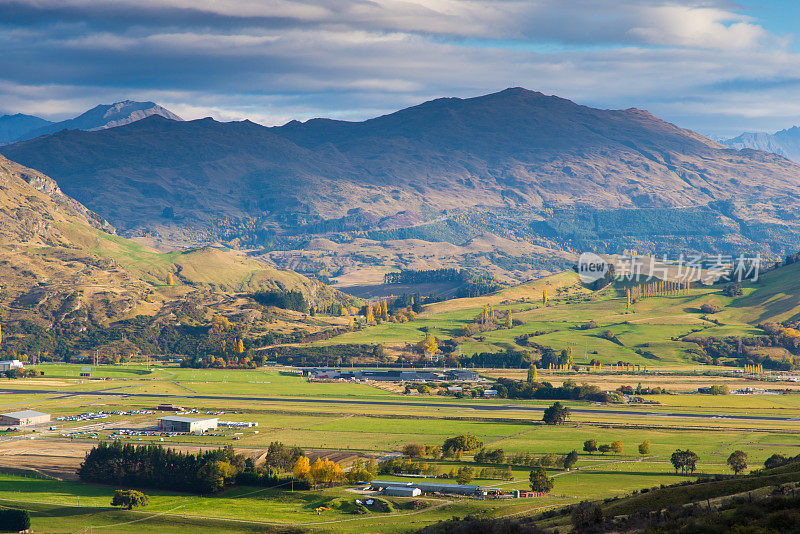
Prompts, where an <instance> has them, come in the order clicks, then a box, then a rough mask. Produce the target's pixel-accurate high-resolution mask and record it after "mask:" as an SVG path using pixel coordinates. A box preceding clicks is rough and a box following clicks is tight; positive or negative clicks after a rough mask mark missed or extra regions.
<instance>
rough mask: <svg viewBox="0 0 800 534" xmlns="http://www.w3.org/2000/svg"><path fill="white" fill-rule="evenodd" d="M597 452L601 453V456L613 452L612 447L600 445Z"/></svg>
mask: <svg viewBox="0 0 800 534" xmlns="http://www.w3.org/2000/svg"><path fill="white" fill-rule="evenodd" d="M597 450H598V451H600V454H605V453H607V452H609V451H611V445H600V446H599V447H597Z"/></svg>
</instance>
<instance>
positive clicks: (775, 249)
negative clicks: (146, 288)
mask: <svg viewBox="0 0 800 534" xmlns="http://www.w3.org/2000/svg"><path fill="white" fill-rule="evenodd" d="M0 153H2V154H4V155H5V156H7V157H8V158H10V159H12V160H14V161H17V162H20V163H22V164H24V165H26V166H29V167H32V168H35V169H37V170H40V171H42V172H44V173H46V174H48V175H50V176H52V177H53V178H55V179H56V180H57V182H58V183H59V185H60V186H61V187H62V188H63V190H64V191H65V193H67V194H68V195H70V196H72V197H74V198H75V199H77V200H78V201H80V202H81V203H82V204H84V205H86V206H87V207H88V208H90V209H91V210H93V211H95V212H97V213H98V214H99V215H100V216H102V217H103V218H105V219H107V220H108V221H110V222H111V223H112V224H113V225H114V226H115V227H117V228H118V229H119V231H120V232H121V233H122V234H123V235H126V236H129V237H136V238H138V239H140V240H144V241H147V242H149V243H151V244H154V245H157V246H160V247H176V246H194V245H205V244H223V245H225V246H228V247H231V248H238V249H247V250H251V251H254V253H257V254H261V255H262V258H263V259H266V260H268V261H272V262H273V263H274V264H275V265H276V266H280V267H282V268H292V269H297V270H299V271H301V272H305V273H307V274H314V275H317V276H320V277H321V278H323V279H324V278H325V277H328V278H339V279H343V278H346V277H351V278H352V277H353V276H355V275H354V273H360V272H364V271H369V270H371V271H372V273H371V274H370V276H371V277H372V279H375V278H380V277H381V276H382V274H381V273H382V272H385V271H386V270H391V269H393V268H398V267H401V268H402V267H405V266H409V265H421V264H426V262H427V264H430V261H431V260H434V261H433V263H434V264H435V265H440V266H448V267H449V266H457V267H463V268H469V269H473V270H477V271H480V272H483V273H487V274H490V275H492V276H495V277H500V278H502V279H507V280H510V281H513V280H517V281H521V280H524V279H526V278H529V277H531V276H536V275H538V274H542V273H543V272H547V271H550V270H554V269H558V268H562V267H563V265H564V264H563V258H561V257H560V256H559V255H558V254H554V251H555V252H558V251H566V252H569V251H579V250H583V249H597V250H603V251H608V252H615V251H618V252H621V251H622V250H624V249H626V248H637V249H639V250H647V251H650V252H654V253H666V252H670V253H675V254H678V253H683V252H692V251H699V252H707V253H713V252H725V253H733V252H742V251H747V252H752V253H755V252H760V253H762V254H765V255H778V254H783V253H785V252H786V251H787V250H790V249H793V248H794V247H795V246H796V245H795V244H796V243H797V239H798V236H800V225H798V220H797V217H796V210H797V207H798V205H800V188H799V187H798V186H800V166H798V165H797V164H795V163H793V162H791V161H789V160H787V159H786V158H784V157H781V156H779V155H776V154H771V153H767V152H764V151H760V150H752V149H743V150H736V149H731V148H729V147H727V146H724V145H722V144H720V143H717V142H715V141H712V140H710V139H708V138H706V137H703V136H701V135H699V134H697V133H695V132H692V131H689V130H685V129H682V128H679V127H677V126H675V125H673V124H670V123H668V122H665V121H663V120H661V119H659V118H657V117H655V116H653V115H652V114H650V113H648V112H646V111H642V110H638V109H625V110H602V109H594V108H590V107H586V106H581V105H578V104H576V103H574V102H571V101H569V100H566V99H563V98H559V97H556V96H547V95H544V94H542V93H539V92H535V91H529V90H525V89H521V88H511V89H507V90H504V91H501V92H498V93H494V94H490V95H485V96H481V97H476V98H468V99H460V98H441V99H436V100H432V101H430V102H425V103H423V104H420V105H418V106H414V107H411V108H407V109H403V110H400V111H397V112H395V113H391V114H388V115H385V116H381V117H377V118H374V119H370V120H366V121H363V122H346V121H335V120H329V119H312V120H310V121H307V122H302V123H301V122H297V121H292V122H290V123H288V124H285V125H283V126H280V127H272V128H269V127H264V126H260V125H258V124H255V123H252V122H249V121H243V122H229V123H222V122H217V121H214V120H213V119H210V118H207V119H200V120H193V121H177V120H169V119H167V118H165V117H163V116H160V115H158V114H155V115H152V116H149V117H147V118H145V119H142V120H138V121H136V122H132V123H130V124H127V125H125V126H120V127H116V128H109V129H103V130H97V131H81V130H62V131H59V132H57V133H54V134H52V135H47V136H42V137H38V138H36V139H32V140H28V141H24V142H18V143H15V144H12V145H9V146H6V147H3V148H2V149H0ZM431 243H434V244H438V245H437V248H435V250H434V251H433V252H431V248H430V246H429V245H430V244H431ZM487 243H491V244H492V245H490V246H488V248H487ZM531 247H534V248H531ZM421 260H424V261H421ZM554 262H556V263H557V264H556V263H554ZM559 262H562V263H559ZM355 278H356V279H357V278H358V276H355ZM368 278H369V277H368ZM354 283H355V282H354Z"/></svg>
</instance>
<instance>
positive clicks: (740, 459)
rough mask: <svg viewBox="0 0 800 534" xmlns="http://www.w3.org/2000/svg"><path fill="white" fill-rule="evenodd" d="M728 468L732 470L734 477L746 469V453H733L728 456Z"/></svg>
mask: <svg viewBox="0 0 800 534" xmlns="http://www.w3.org/2000/svg"><path fill="white" fill-rule="evenodd" d="M728 466H729V467H730V468H731V470H733V474H734V475H738V474H739V473H741V472H742V471H744V470H745V469H747V453H746V452H744V451H733V452H732V453H731V455H730V456H728Z"/></svg>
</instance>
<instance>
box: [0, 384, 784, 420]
mask: <svg viewBox="0 0 800 534" xmlns="http://www.w3.org/2000/svg"><path fill="white" fill-rule="evenodd" d="M115 389H118V388H114V389H110V390H98V391H58V390H51V389H0V393H4V394H8V393H11V394H14V393H18V394H36V395H38V394H46V395H63V396H75V395H93V396H104V397H105V396H124V397H146V398H159V399H195V400H244V401H260V402H286V403H295V404H348V405H354V406H411V407H414V406H425V407H429V408H458V409H462V410H464V409H466V410H478V411H529V412H543V411H544V407H540V406H521V405H515V404H457V403H447V402H425V403H422V402H403V401H372V400H353V399H321V398H311V399H308V398H291V397H239V396H225V395H167V394H157V393H123V392H118V391H115ZM570 411H571V412H572V413H576V414H586V415H592V414H605V415H607V414H613V415H634V416H642V417H677V418H683V419H712V420H713V419H729V420H735V421H784V422H798V421H800V417H778V416H769V415H715V414H710V413H690V412H654V411H643V410H618V409H617V410H614V409H611V410H607V409H591V408H575V407H572V406H570Z"/></svg>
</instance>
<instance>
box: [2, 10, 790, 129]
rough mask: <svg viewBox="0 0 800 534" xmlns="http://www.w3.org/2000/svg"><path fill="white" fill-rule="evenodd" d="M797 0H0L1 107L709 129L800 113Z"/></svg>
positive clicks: (268, 121)
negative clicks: (516, 116) (515, 116)
mask: <svg viewBox="0 0 800 534" xmlns="http://www.w3.org/2000/svg"><path fill="white" fill-rule="evenodd" d="M798 31H800V1H798V0H791V1H790V0H740V1H738V2H734V1H729V0H698V1H687V0H672V1H655V0H653V1H651V0H640V1H632V0H16V1H7V0H0V113H17V112H22V113H28V114H33V115H38V116H41V117H44V118H48V119H51V120H62V119H65V118H69V117H73V116H75V115H77V114H78V113H80V112H82V111H85V110H86V109H89V108H91V107H93V106H95V105H97V104H110V103H112V102H116V101H120V100H126V99H131V100H142V101H144V100H152V101H155V102H158V103H159V104H161V105H163V106H165V107H167V108H168V109H170V110H172V111H174V112H175V113H177V114H179V115H181V116H182V117H184V118H186V119H193V118H201V117H206V116H211V117H213V118H215V119H217V120H242V119H245V118H248V119H250V120H253V121H255V122H259V123H261V124H265V125H274V124H283V123H285V122H287V121H289V120H291V119H299V120H306V119H309V118H313V117H332V118H339V119H346V120H362V119H366V118H369V117H373V116H376V115H381V114H384V113H389V112H392V111H395V110H397V109H400V108H404V107H408V106H412V105H415V104H418V103H421V102H423V101H426V100H430V99H433V98H438V97H442V96H457V97H470V96H478V95H481V94H486V93H491V92H495V91H499V90H502V89H504V88H506V87H517V86H521V87H525V88H528V89H533V90H537V91H541V92H543V93H546V94H555V95H558V96H561V97H564V98H569V99H571V100H574V101H575V102H578V103H580V104H585V105H589V106H593V107H600V108H613V109H620V108H632V107H636V108H641V109H647V110H649V111H650V112H652V113H654V114H656V115H658V116H660V117H662V118H664V119H666V120H669V121H670V122H674V123H675V124H678V125H679V126H682V127H685V128H690V129H693V130H696V131H698V132H701V133H703V134H705V135H709V136H711V137H715V138H723V137H730V136H734V135H738V134H739V133H741V132H743V131H776V130H779V129H783V128H788V127H791V126H793V125H795V124H800V98H797V95H798V89H800V35H795V32H798Z"/></svg>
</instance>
